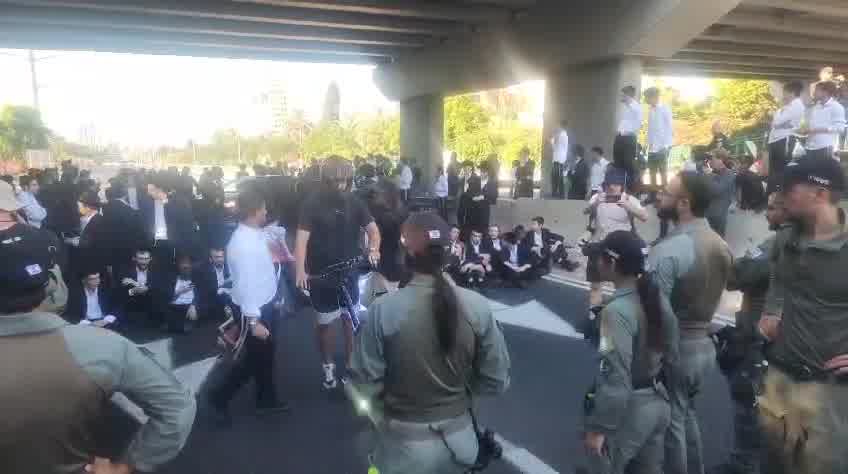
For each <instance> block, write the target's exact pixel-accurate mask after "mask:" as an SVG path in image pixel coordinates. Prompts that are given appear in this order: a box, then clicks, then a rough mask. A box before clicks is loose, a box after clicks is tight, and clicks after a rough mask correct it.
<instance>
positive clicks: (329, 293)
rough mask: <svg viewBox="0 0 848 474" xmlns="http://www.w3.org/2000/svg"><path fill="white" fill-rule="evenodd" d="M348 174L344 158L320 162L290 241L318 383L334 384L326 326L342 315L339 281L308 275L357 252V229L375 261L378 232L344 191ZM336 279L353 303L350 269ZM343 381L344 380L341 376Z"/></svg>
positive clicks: (347, 322)
mask: <svg viewBox="0 0 848 474" xmlns="http://www.w3.org/2000/svg"><path fill="white" fill-rule="evenodd" d="M352 179H353V166H352V165H351V163H350V162H348V161H347V160H345V159H343V158H340V157H335V156H331V157H329V158H327V159H325V160H324V162H323V163H322V164H321V186H320V188H319V189H318V190H316V191H314V192H313V193H312V194H311V195H310V196H309V197H308V198H307V199H306V201H305V202H304V203H303V207H302V208H301V214H300V221H299V223H298V227H297V238H296V241H295V260H296V272H297V286H298V288H300V289H302V290H308V291H309V297H310V299H311V300H312V306H313V307H314V308H315V311H316V312H317V313H318V326H317V327H318V341H319V345H320V350H321V355H322V362H323V369H324V387H325V388H327V389H332V388H335V387H336V385H337V378H336V366H335V363H334V362H333V353H334V341H335V338H334V335H333V333H332V331H331V330H330V329H331V325H332V324H333V323H334V322H335V321H336V320H337V319H339V318H340V317H341V316H342V315H343V314H342V313H343V311H345V310H343V309H342V306H343V305H342V304H341V302H342V294H341V293H342V291H341V288H340V285H339V281H338V280H337V279H336V278H331V279H329V281H324V280H317V279H316V280H312V281H310V280H309V275H320V274H322V273H325V272H326V270H327V268H328V267H330V266H331V265H334V264H337V263H340V262H344V261H346V260H350V259H352V258H355V257H357V256H360V255H362V245H361V242H362V229H363V228H364V229H365V231H366V232H367V234H368V240H367V242H368V258H369V260H370V262H371V264H372V265H376V264H377V263H379V261H380V231H379V230H378V228H377V224H376V223H375V222H374V218H373V217H371V214H370V213H369V212H368V208H367V207H366V206H365V204H364V203H363V202H362V201H361V200H360V199H359V198H358V197H357V196H355V195H354V194H353V193H351V192H349V190H350V184H351V181H352ZM342 284H343V285H344V287H345V288H346V289H347V291H348V293H349V294H350V296H351V298H352V299H353V301H354V305H358V300H359V286H358V279H357V276H356V274H355V273H354V272H351V274H349V275H346V276H345V277H344V279H343V281H342ZM344 315H345V317H344V318H342V321H343V326H344V331H345V342H346V352H345V354H346V363H349V361H350V354H351V350H352V348H353V326H352V324H351V315H348V314H346V313H345V314H344ZM342 382H343V383H344V380H342Z"/></svg>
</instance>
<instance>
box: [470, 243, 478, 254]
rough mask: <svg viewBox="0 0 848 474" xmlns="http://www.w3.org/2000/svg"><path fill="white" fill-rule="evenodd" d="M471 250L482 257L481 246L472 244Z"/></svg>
mask: <svg viewBox="0 0 848 474" xmlns="http://www.w3.org/2000/svg"><path fill="white" fill-rule="evenodd" d="M471 248H473V249H474V254H475V255H480V244H476V245H475V244H474V242H471Z"/></svg>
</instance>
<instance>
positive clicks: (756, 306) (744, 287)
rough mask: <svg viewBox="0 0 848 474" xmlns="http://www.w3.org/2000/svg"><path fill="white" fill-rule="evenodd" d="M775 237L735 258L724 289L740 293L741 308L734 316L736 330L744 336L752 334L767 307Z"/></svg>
mask: <svg viewBox="0 0 848 474" xmlns="http://www.w3.org/2000/svg"><path fill="white" fill-rule="evenodd" d="M774 240H775V236H774V235H772V236H771V237H769V238H767V239H766V240H765V241H763V243H761V244H760V245H758V246H757V247H754V248H753V249H751V250H749V251H748V252H746V253H745V255H744V256H742V257H740V258H737V259H735V260H734V262H733V271H732V272H730V278H729V279H728V280H727V289H728V290H730V291H737V290H738V291H741V292H742V307H741V310H740V311H739V313H737V314H736V327H737V328H740V329H743V330H744V331H745V333H746V334H748V335H752V334H754V328H756V327H757V322H758V321H759V319H760V315H761V314H762V312H763V308H764V307H765V303H766V293H767V292H768V287H769V279H770V262H769V256H770V255H771V249H772V247H774Z"/></svg>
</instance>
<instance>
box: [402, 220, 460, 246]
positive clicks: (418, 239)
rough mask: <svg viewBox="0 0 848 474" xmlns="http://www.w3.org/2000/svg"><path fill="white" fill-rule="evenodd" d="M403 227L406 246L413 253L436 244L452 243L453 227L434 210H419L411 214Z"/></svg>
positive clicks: (445, 244)
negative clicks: (405, 230)
mask: <svg viewBox="0 0 848 474" xmlns="http://www.w3.org/2000/svg"><path fill="white" fill-rule="evenodd" d="M403 227H404V228H406V229H407V232H405V234H404V238H405V245H406V248H407V249H409V250H410V252H412V253H413V254H416V253H421V252H423V251H424V250H425V249H427V248H428V247H432V246H434V245H437V246H447V245H450V234H451V228H450V226H449V225H448V224H447V222H445V220H444V219H442V218H441V217H439V215H438V214H436V213H433V212H417V213H414V214H412V215H410V216H409V217H408V218H407V219H406V222H404V223H403Z"/></svg>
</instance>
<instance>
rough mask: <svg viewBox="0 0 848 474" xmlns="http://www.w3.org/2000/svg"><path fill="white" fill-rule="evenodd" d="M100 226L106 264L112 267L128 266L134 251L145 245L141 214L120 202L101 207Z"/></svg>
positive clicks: (111, 202) (112, 202)
mask: <svg viewBox="0 0 848 474" xmlns="http://www.w3.org/2000/svg"><path fill="white" fill-rule="evenodd" d="M100 225H101V226H102V233H103V238H104V240H105V242H104V243H105V244H106V250H107V252H108V255H107V261H106V263H107V264H109V265H112V266H113V267H117V266H121V265H128V264H129V263H130V262H131V261H132V257H133V254H134V253H135V251H136V250H138V249H139V248H143V247H144V246H145V244H146V243H147V242H146V239H145V237H144V225H143V224H142V221H141V214H140V213H139V212H138V211H136V210H135V209H133V208H131V207H130V206H129V205H127V204H124V203H123V202H121V201H118V200H113V201H110V202H109V203H108V204H106V205H105V206H104V207H103V218H102V219H101V224H100Z"/></svg>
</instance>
